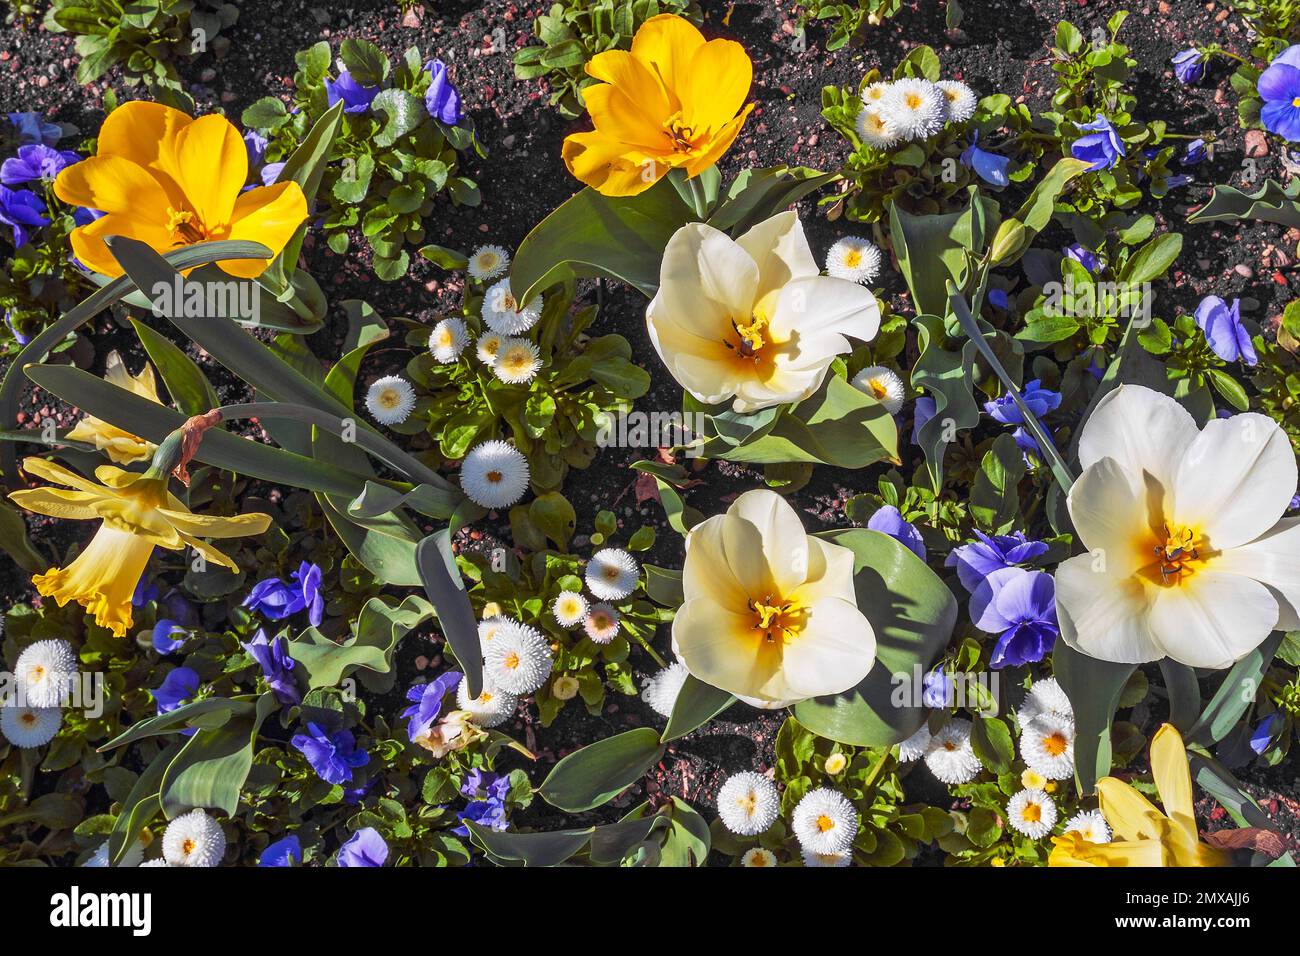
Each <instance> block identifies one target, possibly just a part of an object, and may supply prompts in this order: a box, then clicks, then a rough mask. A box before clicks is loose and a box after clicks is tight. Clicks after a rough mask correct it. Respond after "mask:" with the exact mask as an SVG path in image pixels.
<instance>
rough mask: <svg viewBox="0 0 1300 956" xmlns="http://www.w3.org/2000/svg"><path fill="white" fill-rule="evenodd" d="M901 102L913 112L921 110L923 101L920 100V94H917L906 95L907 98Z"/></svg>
mask: <svg viewBox="0 0 1300 956" xmlns="http://www.w3.org/2000/svg"><path fill="white" fill-rule="evenodd" d="M903 102H904V103H906V104H907V108H908V109H909V110H915V109H920V108H921V104H922V103H923V102H924V100H922V99H921V94H919V93H908V94H907V96H905V97H904V98H903Z"/></svg>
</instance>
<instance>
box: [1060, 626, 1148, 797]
mask: <svg viewBox="0 0 1300 956" xmlns="http://www.w3.org/2000/svg"><path fill="white" fill-rule="evenodd" d="M1136 669H1137V665H1135V664H1112V663H1110V662H1109V661H1099V660H1096V659H1094V658H1091V657H1086V656H1084V655H1083V654H1080V653H1079V652H1078V651H1076V650H1075V649H1074V648H1072V647H1070V645H1068V644H1066V643H1065V641H1064V640H1058V641H1057V642H1056V650H1054V651H1053V652H1052V676H1054V677H1055V678H1056V680H1057V682H1058V683H1059V684H1060V685H1061V689H1062V690H1064V691H1065V695H1066V696H1067V697H1069V698H1070V704H1071V705H1072V706H1073V707H1074V721H1075V726H1076V727H1077V732H1076V733H1075V737H1074V776H1075V780H1076V781H1077V782H1078V786H1079V792H1080V793H1082V794H1090V793H1092V791H1093V789H1094V788H1095V787H1096V786H1097V781H1098V780H1100V779H1101V778H1102V777H1104V776H1106V775H1107V774H1108V773H1110V759H1111V745H1110V725H1111V722H1112V721H1113V720H1114V719H1115V710H1116V708H1118V706H1119V699H1120V695H1122V694H1123V693H1124V686H1125V685H1126V684H1127V683H1128V679H1129V677H1130V676H1132V674H1133V671H1134V670H1136Z"/></svg>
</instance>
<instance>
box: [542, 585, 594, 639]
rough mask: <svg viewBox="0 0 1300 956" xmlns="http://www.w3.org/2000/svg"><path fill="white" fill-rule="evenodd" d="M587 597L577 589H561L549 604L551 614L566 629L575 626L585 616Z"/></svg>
mask: <svg viewBox="0 0 1300 956" xmlns="http://www.w3.org/2000/svg"><path fill="white" fill-rule="evenodd" d="M587 609H588V605H587V599H586V598H585V597H583V596H582V595H581V594H579V593H578V592H577V591H561V592H560V593H559V594H558V595H557V596H556V598H555V603H554V604H552V605H551V616H552V617H554V618H555V620H556V621H557V622H558V623H559V625H560V627H562V628H564V629H565V630H568V629H569V628H573V627H577V626H578V625H579V624H581V623H582V619H583V618H585V617H586V616H587Z"/></svg>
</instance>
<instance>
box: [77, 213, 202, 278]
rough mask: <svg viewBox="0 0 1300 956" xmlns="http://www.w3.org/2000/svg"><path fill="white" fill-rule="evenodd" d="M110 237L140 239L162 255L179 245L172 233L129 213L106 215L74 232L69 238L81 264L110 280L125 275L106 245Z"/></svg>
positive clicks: (79, 227)
mask: <svg viewBox="0 0 1300 956" xmlns="http://www.w3.org/2000/svg"><path fill="white" fill-rule="evenodd" d="M109 236H126V237H127V238H129V239H137V240H139V241H140V242H143V243H144V244H145V245H147V246H149V248H150V249H153V250H154V251H155V252H159V253H164V252H169V251H171V250H172V249H174V248H175V247H176V245H177V243H176V240H175V239H174V238H173V237H172V235H171V233H170V232H168V231H167V229H165V228H163V227H162V226H161V225H157V224H155V223H149V222H144V221H142V220H140V219H138V218H136V217H135V216H132V215H128V214H126V213H123V214H120V215H118V214H114V215H108V216H103V217H101V218H99V219H96V220H95V221H94V222H92V223H90V224H88V225H85V226H78V227H77V228H76V229H73V230H72V233H71V234H70V235H69V237H68V238H69V240H70V241H71V243H72V252H73V254H74V255H75V256H76V257H77V261H79V262H80V263H81V264H82V265H83V266H85V267H86V268H87V269H89V270H90V271H91V272H97V273H99V274H100V275H103V276H108V277H110V278H117V277H118V276H120V275H122V272H123V269H122V266H121V265H120V264H119V263H118V261H117V259H116V258H114V256H113V253H112V252H111V251H109V248H108V245H107V244H106V243H105V242H104V240H105V239H106V238H107V237H109Z"/></svg>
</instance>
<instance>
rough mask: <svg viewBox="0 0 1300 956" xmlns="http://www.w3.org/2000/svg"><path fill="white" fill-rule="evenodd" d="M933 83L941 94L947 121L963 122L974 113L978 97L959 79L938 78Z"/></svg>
mask: <svg viewBox="0 0 1300 956" xmlns="http://www.w3.org/2000/svg"><path fill="white" fill-rule="evenodd" d="M934 85H935V87H936V88H937V89H938V90H939V92H940V93H941V94H942V95H943V102H944V107H945V108H946V109H947V111H948V112H947V116H948V122H950V123H964V122H966V121H967V120H968V119H970V118H971V117H972V116H974V115H975V107H976V106H977V105H978V104H979V97H978V96H976V95H975V91H974V90H972V89H971V88H970V87H969V86H967V85H966V84H965V83H962V82H960V81H959V80H940V81H939V82H937V83H935V84H934Z"/></svg>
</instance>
